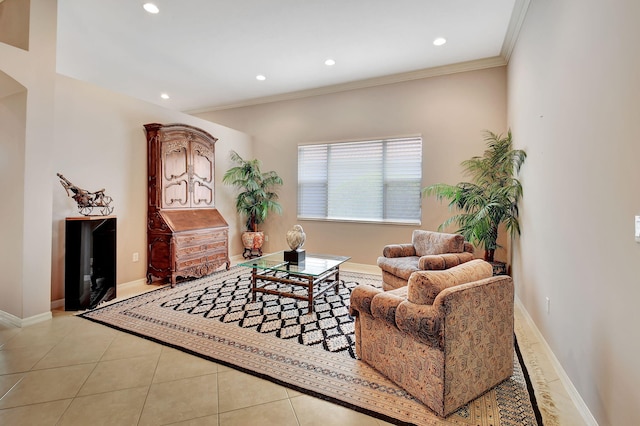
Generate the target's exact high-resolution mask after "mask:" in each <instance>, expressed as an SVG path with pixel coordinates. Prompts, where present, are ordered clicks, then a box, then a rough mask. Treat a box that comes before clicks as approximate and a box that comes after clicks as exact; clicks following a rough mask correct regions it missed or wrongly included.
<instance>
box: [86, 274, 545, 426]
mask: <svg viewBox="0 0 640 426" xmlns="http://www.w3.org/2000/svg"><path fill="white" fill-rule="evenodd" d="M250 277H251V275H250V270H249V269H247V268H243V267H234V268H232V269H231V270H229V271H223V272H218V273H215V274H213V275H211V276H209V277H205V278H201V279H197V280H193V281H188V282H184V283H181V284H178V285H177V286H176V287H174V288H170V287H164V288H161V289H158V290H155V291H151V292H149V293H145V294H142V295H140V296H136V297H133V298H130V299H127V300H123V301H120V302H116V303H112V304H108V305H106V306H103V307H98V308H97V309H94V310H92V311H88V312H86V313H83V314H82V315H80V316H81V317H83V318H86V319H89V320H92V321H96V322H99V323H102V324H106V325H109V326H111V327H115V328H117V329H119V330H122V331H126V332H129V333H132V334H135V335H138V336H141V337H145V338H148V339H151V340H154V341H157V342H159V343H163V344H166V345H169V346H172V347H175V348H178V349H181V350H184V351H186V352H189V353H192V354H195V355H198V356H201V357H204V358H207V359H210V360H212V361H215V362H218V363H221V364H224V365H228V366H231V367H234V368H236V369H239V370H241V371H244V372H247V373H249V374H253V375H256V376H258V377H262V378H265V379H268V380H271V381H273V382H276V383H279V384H282V385H284V386H287V387H289V388H292V389H295V390H298V391H300V392H303V393H307V394H310V395H313V396H316V397H319V398H322V399H325V400H328V401H332V402H335V403H337V404H340V405H343V406H346V407H348V408H351V409H354V410H357V411H361V412H363V413H366V414H369V415H372V416H374V417H378V418H381V419H383V420H386V421H389V422H393V423H395V424H407V425H479V426H485V425H486V426H489V425H494V426H498V425H513V426H516V425H517V426H521V425H537V421H536V418H535V414H534V410H533V407H532V404H531V401H530V395H529V392H528V389H527V383H526V380H525V375H524V373H523V370H522V367H521V365H520V362H519V361H518V358H517V356H516V354H515V353H514V370H515V372H514V374H513V376H512V377H511V378H510V379H508V380H506V381H504V382H503V383H501V384H500V385H498V386H497V387H495V388H494V389H492V390H490V391H489V392H487V393H485V394H484V395H482V396H480V397H479V398H477V399H476V400H474V401H472V402H470V403H469V404H467V405H466V406H464V407H462V408H460V409H459V410H458V411H457V412H455V413H453V414H451V415H450V416H448V417H447V418H446V419H443V418H440V417H438V416H437V415H436V414H434V413H433V412H432V411H431V410H429V409H428V408H427V407H426V406H424V405H423V404H422V403H420V402H419V401H417V400H416V399H414V398H413V397H412V396H411V395H409V394H408V393H406V392H405V391H404V390H403V389H402V388H400V387H398V386H397V385H395V384H394V383H393V382H391V381H389V380H387V379H386V378H385V377H384V376H382V375H381V374H379V373H378V372H377V371H376V370H375V369H373V368H371V367H369V366H368V365H367V364H366V363H364V362H362V361H359V360H357V359H355V352H354V347H353V346H354V345H353V343H354V334H353V318H351V317H350V316H349V314H348V312H349V295H350V293H351V290H352V289H353V288H354V287H355V286H356V285H357V284H359V283H362V284H369V285H374V286H378V287H380V286H381V281H380V277H378V276H375V275H369V274H361V273H352V272H344V271H341V272H340V278H341V284H340V286H339V289H338V291H337V292H336V291H333V290H329V291H328V292H327V293H325V294H324V295H323V296H321V297H320V298H318V299H317V300H314V310H313V312H312V313H308V304H307V302H306V301H301V300H297V299H290V298H285V297H280V296H275V295H270V294H259V295H258V296H257V299H256V301H255V302H253V301H252V298H251V291H250V284H251V282H250V280H251V278H250Z"/></svg>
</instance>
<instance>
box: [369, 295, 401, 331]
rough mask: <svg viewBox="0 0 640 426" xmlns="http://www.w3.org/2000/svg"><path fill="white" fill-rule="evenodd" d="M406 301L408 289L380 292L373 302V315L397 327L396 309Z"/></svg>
mask: <svg viewBox="0 0 640 426" xmlns="http://www.w3.org/2000/svg"><path fill="white" fill-rule="evenodd" d="M405 300H407V287H401V288H397V289H395V290H390V291H383V292H380V293H379V294H377V295H376V296H375V297H374V298H373V300H371V315H372V316H373V317H374V318H379V319H382V320H385V321H386V322H387V323H388V324H389V325H392V326H394V327H395V326H396V309H397V307H398V305H400V303H402V302H403V301H405Z"/></svg>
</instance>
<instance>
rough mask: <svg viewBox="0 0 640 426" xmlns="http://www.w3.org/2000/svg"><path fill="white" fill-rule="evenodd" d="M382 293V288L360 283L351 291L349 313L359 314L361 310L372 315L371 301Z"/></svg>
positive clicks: (353, 315)
mask: <svg viewBox="0 0 640 426" xmlns="http://www.w3.org/2000/svg"><path fill="white" fill-rule="evenodd" d="M379 293H382V290H380V289H378V288H375V287H373V286H370V285H366V284H359V285H357V286H356V288H354V289H353V291H352V292H351V297H350V302H349V315H351V316H352V317H355V316H358V314H359V313H360V312H364V313H367V314H369V315H371V301H372V300H373V298H374V297H375V296H376V295H377V294H379Z"/></svg>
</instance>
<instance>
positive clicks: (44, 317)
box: [0, 311, 53, 328]
mask: <svg viewBox="0 0 640 426" xmlns="http://www.w3.org/2000/svg"><path fill="white" fill-rule="evenodd" d="M51 318H53V315H51V312H50V311H49V312H43V313H41V314H38V315H34V316H32V317H29V318H18V317H17V316H15V315H12V314H10V313H8V312H4V311H0V321H2V322H5V323H8V324H9V325H12V326H14V327H20V328H22V327H26V326H28V325H33V324H37V323H39V322H43V321H48V320H50V319H51Z"/></svg>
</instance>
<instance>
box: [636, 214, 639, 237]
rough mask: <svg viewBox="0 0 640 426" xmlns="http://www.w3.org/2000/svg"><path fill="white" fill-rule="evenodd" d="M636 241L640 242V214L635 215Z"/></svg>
mask: <svg viewBox="0 0 640 426" xmlns="http://www.w3.org/2000/svg"><path fill="white" fill-rule="evenodd" d="M636 243H640V216H636Z"/></svg>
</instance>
